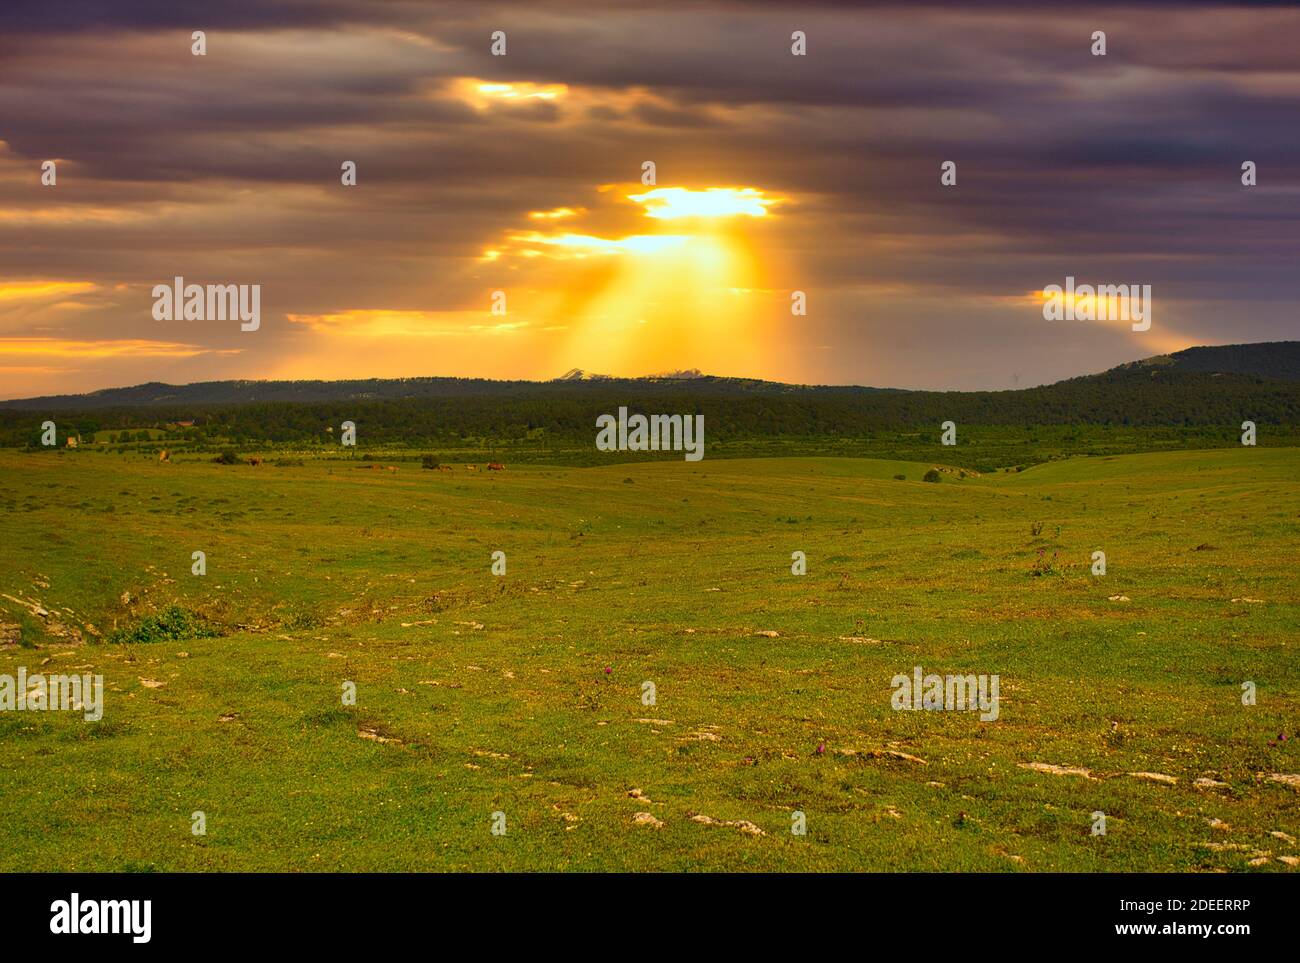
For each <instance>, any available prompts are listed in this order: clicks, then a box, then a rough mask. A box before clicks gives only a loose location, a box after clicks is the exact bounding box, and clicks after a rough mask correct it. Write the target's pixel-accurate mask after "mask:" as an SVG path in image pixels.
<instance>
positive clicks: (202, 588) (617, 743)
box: [0, 446, 1300, 872]
mask: <svg viewBox="0 0 1300 963" xmlns="http://www.w3.org/2000/svg"><path fill="white" fill-rule="evenodd" d="M936 448H937V446H936ZM930 467H931V465H930V464H919V463H906V462H893V461H877V460H868V459H848V458H790V459H781V458H773V459H759V460H729V461H710V460H709V459H707V458H706V460H705V461H703V462H699V463H696V464H688V463H685V462H656V463H641V464H635V465H629V464H622V465H614V466H609V467H602V468H554V467H550V468H548V467H545V466H515V465H511V466H509V467H508V469H507V470H506V471H505V472H501V473H492V474H487V473H485V472H482V471H479V472H476V473H475V472H469V471H467V470H466V469H465V468H463V467H461V466H457V467H456V468H455V470H454V472H450V473H449V472H437V471H421V470H419V469H418V468H417V467H415V466H413V465H411V464H409V463H404V464H402V465H401V466H400V467H399V470H397V471H388V470H385V469H383V468H380V469H370V468H360V467H356V466H355V465H350V464H347V463H342V462H334V463H329V462H308V463H306V464H304V465H301V466H290V467H275V466H273V465H271V464H267V465H263V466H261V467H250V466H247V465H236V466H220V465H214V464H210V463H207V462H205V461H200V460H197V459H196V460H192V461H181V462H179V463H175V464H161V465H160V464H158V463H156V461H152V460H146V459H144V458H140V457H131V456H118V455H111V454H92V453H88V452H87V453H77V452H67V453H62V454H60V455H49V454H46V455H30V454H21V453H16V452H3V453H0V520H2V522H3V543H2V544H0V622H3V623H6V627H5V628H4V629H3V632H4V635H3V637H2V638H3V640H7V641H8V642H9V644H7V645H3V646H0V674H2V673H9V674H16V673H17V670H18V667H19V666H25V667H26V668H27V671H28V672H29V673H35V672H38V671H42V672H56V671H57V672H65V673H66V672H73V671H79V672H94V673H102V675H103V677H104V681H105V687H106V691H105V696H104V714H103V719H102V720H101V721H98V722H86V721H84V720H83V719H82V716H81V714H80V713H73V712H0V869H3V870H7V871H12V870H138V871H147V870H182V871H200V870H452V869H474V870H559V869H582V870H624V869H637V870H796V871H799V870H866V869H875V870H1006V871H1013V872H1014V871H1041V870H1079V871H1110V870H1206V871H1211V870H1228V871H1259V872H1269V871H1283V872H1293V871H1296V870H1297V868H1300V867H1298V866H1297V863H1300V860H1297V857H1300V843H1297V839H1298V838H1300V776H1297V775H1295V774H1297V773H1300V749H1297V743H1298V742H1300V723H1298V720H1300V711H1298V710H1300V658H1298V656H1300V650H1298V642H1300V580H1297V577H1296V559H1297V556H1298V555H1300V498H1298V497H1297V496H1298V495H1300V449H1268V448H1258V449H1244V448H1238V449H1236V450H1222V451H1201V452H1196V451H1193V452H1172V453H1160V454H1145V455H1125V456H1120V457H1107V458H1100V457H1095V458H1075V459H1069V460H1063V461H1058V462H1053V463H1051V464H1046V465H1040V466H1037V467H1033V468H1029V469H1028V470H1026V471H1023V472H1021V473H997V474H992V475H986V476H982V477H967V478H960V477H959V476H958V475H957V474H956V473H955V472H945V473H944V474H943V476H942V481H941V482H940V483H938V484H934V483H926V482H923V481H921V477H922V475H923V474H924V473H925V471H926V470H927V469H928V468H930ZM896 475H904V476H906V477H905V480H898V479H896V478H895V477H894V476H896ZM1035 532H1037V534H1035ZM1097 550H1101V551H1104V552H1105V553H1106V557H1107V574H1106V575H1105V576H1102V577H1096V576H1093V575H1092V574H1091V573H1090V565H1091V555H1092V553H1093V552H1094V551H1097ZM194 551H203V552H205V553H206V564H207V572H206V575H203V576H196V575H192V574H191V553H192V552H194ZM496 551H501V552H504V553H505V554H506V560H507V561H506V564H507V569H506V574H505V575H504V576H497V575H494V574H493V573H492V571H491V565H492V554H493V552H496ZM795 551H802V552H805V553H806V554H807V574H806V575H803V576H798V575H794V574H792V573H791V553H792V552H795ZM1035 569H1040V570H1041V569H1046V573H1045V574H1037V575H1036V574H1032V573H1033V571H1034V570H1035ZM170 605H178V606H181V607H183V608H184V609H185V610H187V611H189V612H193V613H197V614H198V615H200V616H202V617H203V618H204V619H206V620H208V621H209V622H210V623H211V625H212V626H214V627H215V628H216V629H217V630H218V631H220V632H221V633H222V634H220V635H217V636H215V637H208V638H202V637H193V638H181V639H163V640H160V641H140V642H121V641H116V642H110V641H109V636H110V634H111V633H112V632H113V631H114V630H125V632H126V633H127V634H128V635H129V633H131V632H132V631H134V630H136V629H137V628H138V627H139V625H140V623H141V621H142V620H143V619H145V618H146V617H147V616H150V615H152V614H156V613H158V612H161V611H163V610H165V609H166V608H167V607H168V606H170ZM37 609H39V610H40V611H36V610H37ZM42 612H43V613H44V614H41V613H42ZM136 634H137V636H141V637H147V635H148V632H147V631H146V632H137V633H136ZM916 665H920V666H922V667H923V669H924V670H925V672H926V673H930V672H934V673H939V674H948V673H967V672H969V673H977V674H997V675H998V676H999V677H1000V681H1001V705H1000V713H999V718H998V719H997V720H996V721H990V722H984V721H981V720H980V718H979V716H978V714H977V713H971V712H960V711H953V712H924V711H920V712H906V711H902V712H900V711H894V710H893V709H892V708H891V698H890V697H891V695H892V692H893V690H892V689H891V679H892V678H893V677H894V676H895V675H896V674H900V673H901V674H910V673H911V672H912V668H913V666H916ZM646 681H650V682H653V683H654V686H655V689H656V696H657V704H656V705H653V706H648V705H644V704H643V702H642V691H643V690H642V684H643V682H646ZM1246 681H1250V682H1253V683H1255V685H1256V687H1257V693H1258V701H1257V704H1256V705H1253V706H1244V705H1243V704H1242V689H1241V685H1242V683H1243V682H1246ZM345 682H353V683H355V685H356V692H357V702H356V705H355V707H349V706H344V705H342V703H341V692H342V687H343V684H344V683H345ZM1279 733H1285V734H1286V735H1287V737H1288V738H1287V740H1286V741H1281V742H1279V741H1278V738H1277V737H1278V735H1279ZM819 748H820V751H819ZM1035 764H1041V765H1039V766H1038V767H1037V768H1029V767H1031V766H1034V765H1035ZM1048 767H1064V768H1066V769H1069V770H1076V772H1073V773H1063V772H1059V771H1051V770H1050V769H1049V768H1048ZM1135 774H1144V775H1135ZM1275 777H1282V778H1275ZM1198 780H1200V783H1199V784H1198ZM796 810H797V811H802V812H803V813H805V814H806V820H807V834H806V835H803V836H800V835H794V834H792V833H791V818H792V817H791V814H792V813H793V812H795V811H796ZM196 811H201V812H203V813H204V814H205V817H206V835H203V836H196V835H193V834H192V832H191V816H192V814H193V813H194V812H196ZM1097 811H1100V812H1103V813H1105V814H1106V834H1105V835H1104V836H1098V835H1093V834H1092V827H1093V816H1092V814H1093V813H1094V812H1097ZM494 812H501V813H504V814H505V820H506V832H505V834H504V835H493V833H492V832H491V829H492V825H493V817H492V814H493V813H494ZM641 813H648V814H650V815H649V816H638V815H637V814H641Z"/></svg>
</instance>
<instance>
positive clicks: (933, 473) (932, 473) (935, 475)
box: [921, 468, 943, 482]
mask: <svg viewBox="0 0 1300 963" xmlns="http://www.w3.org/2000/svg"><path fill="white" fill-rule="evenodd" d="M942 480H943V476H942V475H940V474H939V469H937V468H931V469H930V470H929V471H928V472H926V473H925V474H924V475H922V476H921V481H928V482H937V481H942Z"/></svg>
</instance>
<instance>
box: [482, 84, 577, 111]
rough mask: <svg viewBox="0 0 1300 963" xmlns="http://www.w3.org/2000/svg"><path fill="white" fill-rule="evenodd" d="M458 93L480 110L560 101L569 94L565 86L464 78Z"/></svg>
mask: <svg viewBox="0 0 1300 963" xmlns="http://www.w3.org/2000/svg"><path fill="white" fill-rule="evenodd" d="M456 89H457V93H458V94H459V95H460V97H462V98H463V99H465V100H468V101H469V102H470V103H472V104H474V106H476V107H479V108H484V107H488V106H490V105H492V104H523V103H529V102H534V101H543V102H552V101H558V100H560V99H561V98H562V97H564V95H565V94H567V93H568V91H569V88H568V86H567V85H565V84H533V83H528V82H527V81H517V82H515V83H497V82H494V81H488V80H478V79H476V78H473V77H464V78H461V79H460V80H459V81H457V82H456Z"/></svg>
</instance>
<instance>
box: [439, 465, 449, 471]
mask: <svg viewBox="0 0 1300 963" xmlns="http://www.w3.org/2000/svg"><path fill="white" fill-rule="evenodd" d="M438 471H451V466H450V465H439V466H438Z"/></svg>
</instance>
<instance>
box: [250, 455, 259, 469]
mask: <svg viewBox="0 0 1300 963" xmlns="http://www.w3.org/2000/svg"><path fill="white" fill-rule="evenodd" d="M248 463H249V464H250V465H254V466H256V465H260V464H262V459H260V458H258V457H257V456H256V455H254V456H253V457H252V458H250V459H248Z"/></svg>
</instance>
